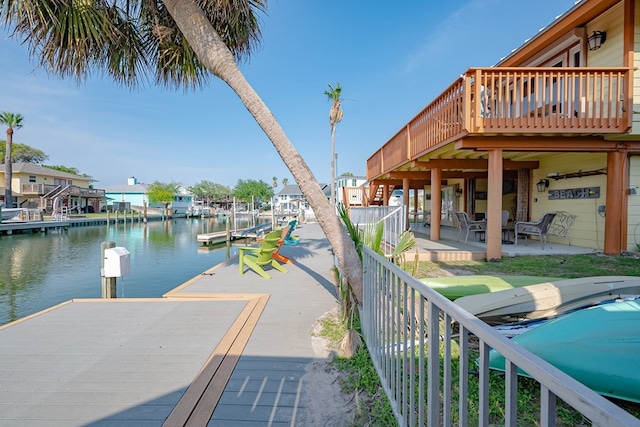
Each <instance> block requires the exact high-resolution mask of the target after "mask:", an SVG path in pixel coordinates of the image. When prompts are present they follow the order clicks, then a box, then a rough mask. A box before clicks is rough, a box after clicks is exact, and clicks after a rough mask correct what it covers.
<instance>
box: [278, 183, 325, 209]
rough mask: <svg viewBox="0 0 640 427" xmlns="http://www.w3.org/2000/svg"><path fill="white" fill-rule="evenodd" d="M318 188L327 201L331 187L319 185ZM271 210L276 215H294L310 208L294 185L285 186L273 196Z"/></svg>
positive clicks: (300, 191)
mask: <svg viewBox="0 0 640 427" xmlns="http://www.w3.org/2000/svg"><path fill="white" fill-rule="evenodd" d="M320 188H321V189H322V191H323V192H324V194H325V196H326V197H327V199H328V198H329V196H330V195H331V187H330V186H329V185H327V184H320ZM273 209H274V212H276V213H295V212H300V211H301V210H307V209H310V208H309V202H307V198H306V197H305V195H304V194H303V193H302V190H300V187H299V186H298V185H296V184H287V185H285V186H284V187H283V188H282V190H280V192H279V193H278V194H276V195H275V196H274V202H273Z"/></svg>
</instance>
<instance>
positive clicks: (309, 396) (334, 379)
mask: <svg viewBox="0 0 640 427" xmlns="http://www.w3.org/2000/svg"><path fill="white" fill-rule="evenodd" d="M336 315H337V310H332V311H330V312H328V313H326V314H325V315H324V316H322V317H321V318H320V319H318V320H317V321H316V322H315V324H314V325H313V326H312V328H311V329H312V330H311V336H312V338H311V339H312V344H313V348H314V350H315V351H316V354H317V355H318V358H319V359H318V361H317V362H313V363H311V364H310V365H309V367H308V368H307V373H306V374H305V375H304V377H303V378H302V380H303V381H304V382H307V383H308V384H309V385H311V387H304V389H306V390H313V392H312V393H306V394H304V395H303V396H302V398H301V402H300V406H301V407H304V408H306V410H304V411H301V412H300V413H299V414H298V417H297V425H300V426H322V427H348V426H353V425H354V420H355V413H356V405H355V403H354V398H355V396H354V395H353V394H345V393H343V392H342V387H341V385H340V379H341V375H342V374H341V373H340V372H339V371H338V370H337V369H336V368H334V367H333V366H332V365H331V364H330V363H329V362H328V361H327V360H329V361H330V360H332V359H333V358H334V357H335V356H336V353H335V350H334V349H332V347H331V344H330V343H329V341H328V340H327V339H325V338H322V337H320V336H318V335H319V332H320V331H321V328H322V326H321V322H322V319H324V318H325V317H327V316H336Z"/></svg>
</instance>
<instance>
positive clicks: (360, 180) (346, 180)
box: [336, 174, 367, 204]
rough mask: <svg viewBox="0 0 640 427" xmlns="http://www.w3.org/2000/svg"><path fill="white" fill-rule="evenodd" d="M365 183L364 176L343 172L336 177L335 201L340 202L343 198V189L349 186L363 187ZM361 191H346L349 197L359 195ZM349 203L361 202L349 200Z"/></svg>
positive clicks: (359, 202) (360, 202) (365, 178)
mask: <svg viewBox="0 0 640 427" xmlns="http://www.w3.org/2000/svg"><path fill="white" fill-rule="evenodd" d="M366 185H367V177H366V176H355V175H350V174H343V175H340V176H339V177H337V178H336V203H342V202H343V200H344V198H345V194H344V193H345V189H349V188H350V187H364V186H366ZM362 194H363V192H348V196H347V197H350V198H354V197H355V198H357V197H361V195H362ZM351 204H362V201H357V202H355V201H353V200H352V201H351Z"/></svg>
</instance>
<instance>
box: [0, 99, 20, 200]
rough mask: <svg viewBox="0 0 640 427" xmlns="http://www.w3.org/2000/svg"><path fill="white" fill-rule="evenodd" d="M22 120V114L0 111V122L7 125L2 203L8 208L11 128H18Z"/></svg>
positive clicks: (11, 175)
mask: <svg viewBox="0 0 640 427" xmlns="http://www.w3.org/2000/svg"><path fill="white" fill-rule="evenodd" d="M23 120H24V117H22V114H17V113H9V112H6V111H3V112H2V113H0V123H2V124H3V125H6V126H7V142H6V151H5V154H4V205H5V206H6V207H8V208H12V207H14V206H13V197H12V196H11V179H12V178H13V169H12V161H13V159H12V158H11V144H12V143H13V130H14V129H20V128H21V127H22V121H23Z"/></svg>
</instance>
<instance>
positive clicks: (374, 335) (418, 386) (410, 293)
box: [361, 247, 640, 427]
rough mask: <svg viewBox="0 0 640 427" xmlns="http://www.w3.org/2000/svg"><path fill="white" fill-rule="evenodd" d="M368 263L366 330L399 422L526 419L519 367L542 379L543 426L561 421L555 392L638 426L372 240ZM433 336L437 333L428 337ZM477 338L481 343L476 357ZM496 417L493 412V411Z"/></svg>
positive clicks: (587, 411) (603, 420) (604, 418)
mask: <svg viewBox="0 0 640 427" xmlns="http://www.w3.org/2000/svg"><path fill="white" fill-rule="evenodd" d="M363 266H364V298H363V303H362V308H361V317H362V332H363V335H364V338H365V341H366V344H367V348H368V350H369V353H370V354H371V358H372V359H373V363H374V365H375V367H376V370H377V371H378V374H379V375H380V378H381V380H382V384H383V387H384V389H385V392H386V393H387V396H388V397H389V400H390V402H391V406H392V408H393V411H394V413H395V416H396V419H397V420H398V423H399V425H401V426H425V425H426V426H433V427H435V426H452V425H458V426H467V425H480V426H488V425H489V424H490V423H491V424H501V425H506V426H516V425H520V424H522V422H523V421H522V420H521V419H519V418H518V412H517V404H518V400H522V399H525V397H524V396H522V395H518V388H517V386H518V375H517V369H518V368H521V369H522V370H523V371H525V372H527V373H528V374H529V375H530V376H531V378H532V379H533V380H534V381H536V382H537V383H538V384H539V387H540V396H539V397H532V398H531V399H530V402H527V405H528V406H529V407H535V408H538V410H539V425H541V426H554V425H555V423H556V417H557V415H558V408H557V404H558V402H557V398H559V399H561V400H562V401H564V402H565V403H566V404H568V405H569V406H571V407H573V408H574V409H575V410H577V411H578V412H580V413H581V414H582V415H583V416H584V417H585V418H587V419H588V420H590V422H591V423H592V425H594V426H625V427H629V426H640V419H638V418H635V417H634V416H632V415H631V414H629V413H628V412H626V411H624V410H623V409H622V408H620V407H618V406H616V405H615V404H613V403H612V402H610V401H609V400H607V399H605V398H604V397H602V396H600V395H598V394H596V393H595V392H593V391H592V390H591V389H589V388H587V387H586V386H584V385H583V384H581V383H580V382H578V381H576V380H574V379H573V378H571V377H569V376H568V375H566V374H564V373H563V372H562V371H560V370H559V369H557V368H555V367H554V366H552V365H550V364H549V363H547V362H545V361H544V360H542V359H541V358H539V357H537V356H535V355H533V354H532V353H530V352H528V351H527V350H525V349H523V348H522V347H520V346H518V345H517V344H515V343H513V342H511V341H510V340H509V339H507V338H505V337H504V336H502V335H500V334H499V333H497V332H495V331H494V330H493V329H492V328H491V327H489V326H488V325H487V324H486V323H484V322H482V321H481V320H480V319H478V318H476V317H475V316H472V315H471V314H469V313H468V312H467V311H465V310H463V309H462V308H460V307H458V306H457V305H455V304H454V303H452V302H451V301H449V300H447V299H446V298H444V297H443V296H442V295H440V294H438V293H437V292H435V291H433V290H432V289H430V288H429V287H427V286H426V285H424V284H423V283H422V282H420V281H419V280H417V279H415V278H414V277H412V276H410V275H409V274H407V273H406V272H404V271H402V270H401V269H399V268H398V267H397V266H395V265H394V264H392V263H390V262H389V261H387V260H386V259H384V258H383V257H381V256H380V255H378V254H376V253H374V252H373V251H372V250H370V249H369V248H366V247H365V248H364V249H363ZM454 331H455V332H456V333H455V335H454V333H453V332H454ZM432 337H433V338H435V339H434V340H431V339H429V338H432ZM470 341H471V343H472V344H471V343H470ZM433 343H436V344H437V345H431V344H433ZM472 346H473V347H474V348H475V347H477V355H478V357H477V358H476V353H475V352H474V351H473V350H472V349H471V347H472ZM490 349H494V350H496V351H498V352H499V353H500V354H502V355H503V356H504V357H505V360H506V361H507V362H506V370H505V375H504V396H505V399H504V412H503V413H502V415H501V416H500V417H501V418H502V419H500V420H496V419H490V416H489V350H490ZM470 359H471V363H470V362H469V361H470ZM476 360H477V366H475V364H476V362H475V361H476ZM455 365H458V368H457V369H454V368H453V367H454V366H455ZM470 366H472V367H473V369H470ZM472 371H477V373H478V386H477V390H471V388H470V384H469V377H470V376H471V375H472ZM493 387H495V383H493ZM456 390H457V393H454V391H456ZM470 391H473V393H469V392H470ZM472 396H477V398H474V397H472ZM456 400H457V402H458V403H457V404H455V405H454V403H453V402H454V401H456ZM471 408H475V409H473V410H472V409H471ZM495 417H496V415H495V414H492V417H491V418H495ZM526 422H527V421H525V423H526Z"/></svg>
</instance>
